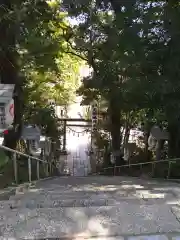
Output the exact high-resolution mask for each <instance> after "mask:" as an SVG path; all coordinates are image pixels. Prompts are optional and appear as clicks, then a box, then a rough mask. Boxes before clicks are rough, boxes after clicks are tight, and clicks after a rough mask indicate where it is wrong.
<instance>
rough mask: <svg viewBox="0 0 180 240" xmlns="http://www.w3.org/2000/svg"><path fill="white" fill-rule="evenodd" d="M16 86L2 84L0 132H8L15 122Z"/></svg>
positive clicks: (0, 94) (0, 87)
mask: <svg viewBox="0 0 180 240" xmlns="http://www.w3.org/2000/svg"><path fill="white" fill-rule="evenodd" d="M14 87H15V85H14V84H0V120H1V121H0V132H3V131H4V130H7V129H8V128H9V127H10V126H11V125H12V124H13V121H14V100H13V93H14Z"/></svg>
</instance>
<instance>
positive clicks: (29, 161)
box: [0, 145, 52, 184]
mask: <svg viewBox="0 0 180 240" xmlns="http://www.w3.org/2000/svg"><path fill="white" fill-rule="evenodd" d="M0 148H1V149H3V150H6V151H9V152H12V153H13V157H12V158H13V167H14V179H15V183H16V184H18V166H17V158H16V156H17V155H20V156H24V157H27V158H28V180H29V182H32V168H31V160H36V163H37V165H36V167H37V180H39V179H40V169H39V163H40V162H42V163H44V164H47V168H46V174H47V175H48V174H49V171H48V164H49V162H48V161H45V160H42V159H40V158H37V157H33V156H30V155H28V154H25V153H22V152H19V151H16V150H14V149H11V148H8V147H5V146H3V145H1V146H0ZM51 168H52V166H50V169H51Z"/></svg>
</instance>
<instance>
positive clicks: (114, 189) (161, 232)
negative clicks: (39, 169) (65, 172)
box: [0, 176, 180, 240]
mask: <svg viewBox="0 0 180 240" xmlns="http://www.w3.org/2000/svg"><path fill="white" fill-rule="evenodd" d="M156 188H159V189H161V190H158V192H157V190H155V189H156ZM173 189H174V190H173ZM143 190H144V192H143ZM153 191H154V192H156V195H157V196H156V198H155V197H154V198H153V196H154V195H155V193H152V192H153ZM150 192H151V193H150ZM165 193H166V196H165V197H164V198H162V197H161V196H163V194H165ZM148 194H149V195H148ZM153 194H154V195H153ZM160 194H161V195H160ZM178 194H180V189H179V186H178V185H177V184H173V183H161V184H159V183H157V182H154V181H153V182H151V183H149V182H147V181H145V180H143V181H142V180H140V179H136V180H135V179H133V180H132V179H130V178H120V177H101V176H92V177H59V178H54V179H50V180H46V181H40V182H38V183H37V184H35V185H34V186H31V187H30V188H29V189H26V190H25V191H24V192H23V191H22V192H19V193H17V194H16V195H13V196H11V197H10V198H9V200H6V201H5V200H3V201H0V239H12V238H14V239H50V238H51V239H52V238H54V239H55V238H56V239H91V238H93V237H94V238H95V239H102V240H103V239H109V240H113V239H121V240H123V239H125V238H127V237H128V238H131V239H129V240H136V239H137V238H138V239H139V238H141V239H142V238H143V239H146V238H150V237H151V238H156V239H162V240H167V239H172V240H176V238H178V236H179V235H180V233H178V232H180V223H179V219H180V213H179V215H178V213H177V209H176V207H178V203H177V202H178V201H179V200H178V196H179V195H178ZM150 195H151V196H150ZM158 196H159V197H158ZM175 201H176V203H175ZM168 202H171V205H168ZM165 233H167V234H165ZM132 236H133V237H132ZM140 236H141V237H140ZM1 237H2V238H1ZM132 238H136V239H132Z"/></svg>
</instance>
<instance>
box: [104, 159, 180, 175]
mask: <svg viewBox="0 0 180 240" xmlns="http://www.w3.org/2000/svg"><path fill="white" fill-rule="evenodd" d="M177 161H180V158H172V159H164V160H159V161H157V160H156V161H151V162H141V163H129V164H124V165H120V166H117V165H115V166H112V167H107V168H103V170H104V171H105V170H108V169H113V170H114V175H116V169H120V168H124V167H129V168H130V167H131V166H143V165H147V164H152V172H154V167H155V165H156V164H157V163H162V162H168V174H167V179H169V176H170V171H171V164H172V163H176V162H177Z"/></svg>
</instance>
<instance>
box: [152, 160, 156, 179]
mask: <svg viewBox="0 0 180 240" xmlns="http://www.w3.org/2000/svg"><path fill="white" fill-rule="evenodd" d="M154 170H155V163H152V177H153V176H154Z"/></svg>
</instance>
